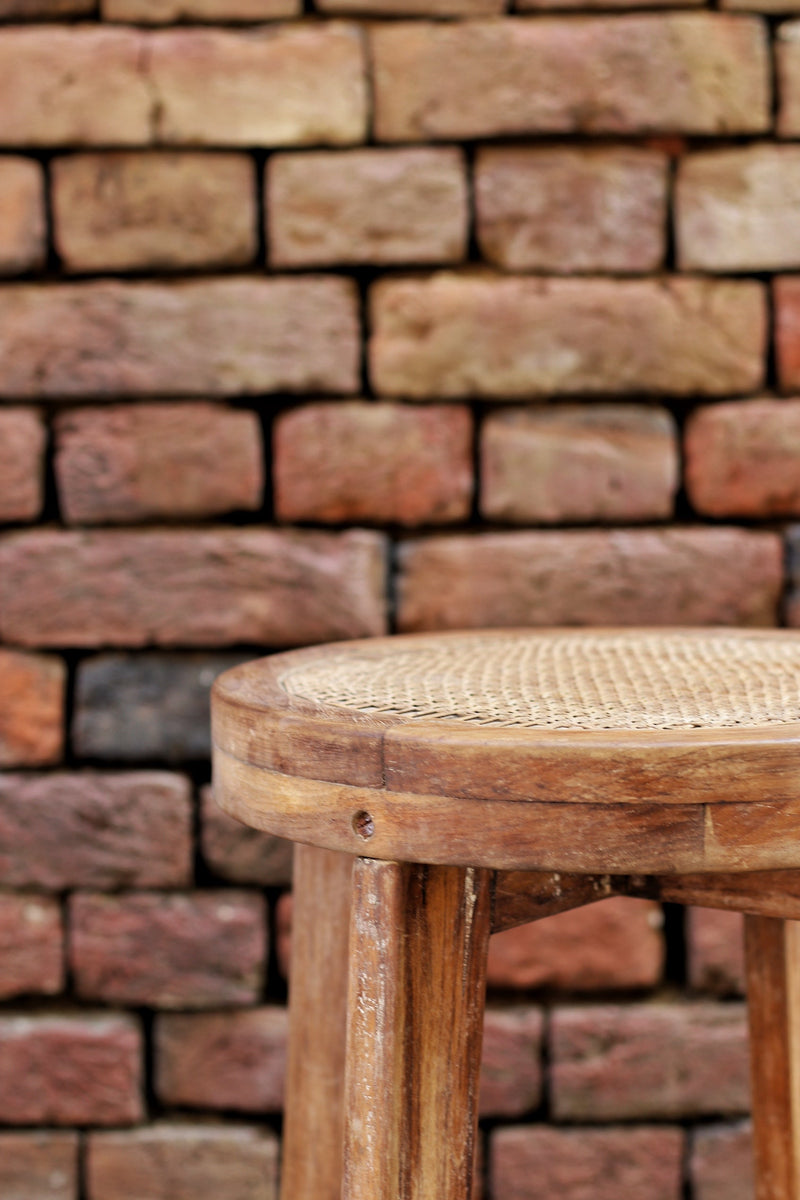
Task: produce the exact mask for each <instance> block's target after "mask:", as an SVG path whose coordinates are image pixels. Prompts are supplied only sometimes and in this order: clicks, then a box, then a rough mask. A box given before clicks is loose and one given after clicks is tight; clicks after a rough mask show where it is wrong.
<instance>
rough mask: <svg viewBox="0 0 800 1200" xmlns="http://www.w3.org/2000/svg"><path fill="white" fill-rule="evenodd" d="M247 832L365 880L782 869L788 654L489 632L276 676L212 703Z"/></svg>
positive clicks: (241, 673)
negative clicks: (418, 866) (321, 855)
mask: <svg viewBox="0 0 800 1200" xmlns="http://www.w3.org/2000/svg"><path fill="white" fill-rule="evenodd" d="M212 712H213V740H214V788H215V795H216V797H217V800H218V802H219V803H220V804H221V805H222V807H223V808H225V809H226V810H227V811H228V812H230V813H231V814H232V815H234V816H236V817H238V818H239V819H240V820H242V821H244V822H245V823H247V824H249V825H253V826H256V827H258V828H262V829H266V830H269V831H270V832H273V833H276V834H280V835H282V836H285V837H289V838H292V839H293V840H295V841H301V842H309V843H312V844H315V845H318V846H323V847H327V848H329V849H334V850H344V851H348V852H350V853H352V854H356V855H363V856H367V857H370V858H378V859H390V860H391V859H395V860H400V861H413V862H421V863H441V864H452V865H474V866H487V867H494V868H515V869H517V868H519V869H525V870H546V871H570V872H589V873H592V872H613V873H652V872H667V871H673V872H677V871H680V872H713V871H737V870H738V871H750V870H758V869H767V868H770V869H771V868H781V867H798V866H800V634H794V633H787V632H785V631H775V630H769V631H750V630H746V631H745V630H729V629H713V630H703V629H689V630H663V629H653V630H630V629H617V630H611V629H609V630H544V631H542V630H501V631H490V632H483V631H481V632H465V633H445V634H423V635H412V636H401V637H394V638H378V639H371V640H368V641H362V642H348V643H341V644H337V645H332V646H322V647H314V648H312V649H308V650H300V651H293V652H289V653H285V654H277V655H274V656H272V657H270V658H265V659H261V660H259V661H256V662H253V663H248V664H245V665H243V666H241V667H237V668H234V669H233V670H231V671H228V672H226V673H225V674H224V675H222V676H221V677H220V678H219V679H218V681H217V683H216V684H215V687H214V694H213V704H212Z"/></svg>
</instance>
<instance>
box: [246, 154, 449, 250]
mask: <svg viewBox="0 0 800 1200" xmlns="http://www.w3.org/2000/svg"><path fill="white" fill-rule="evenodd" d="M266 189H267V234H268V238H269V257H270V261H271V262H272V263H273V264H275V265H276V266H283V267H286V266H327V265H330V264H336V263H437V262H457V261H458V260H459V259H461V258H463V257H464V256H465V254H466V248H467V221H468V214H467V181H466V176H465V164H464V159H463V155H462V153H461V151H459V150H457V149H455V148H454V147H450V146H447V147H444V148H442V149H435V148H433V147H427V146H411V147H408V148H406V149H401V150H380V149H372V148H371V149H366V150H347V151H344V152H339V153H336V152H331V151H319V152H317V153H314V154H276V155H275V156H274V157H273V158H271V159H270V160H269V163H268V164H267V173H266ZM332 213H335V214H336V219H335V220H331V214H332Z"/></svg>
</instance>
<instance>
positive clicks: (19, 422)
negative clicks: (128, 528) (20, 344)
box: [0, 181, 45, 521]
mask: <svg viewBox="0 0 800 1200" xmlns="http://www.w3.org/2000/svg"><path fill="white" fill-rule="evenodd" d="M0 187H2V182H1V181H0ZM1 221H2V216H0V222H1ZM44 445H45V432H44V426H43V425H42V419H41V417H40V416H39V414H38V413H37V412H33V411H32V410H31V409H29V408H7V409H0V521H29V520H31V519H32V518H34V517H37V516H38V515H39V513H40V511H41V508H42V496H43V491H44V479H43V476H44Z"/></svg>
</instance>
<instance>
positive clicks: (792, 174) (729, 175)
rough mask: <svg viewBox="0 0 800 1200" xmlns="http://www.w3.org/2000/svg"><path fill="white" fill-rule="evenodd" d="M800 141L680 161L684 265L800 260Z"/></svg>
mask: <svg viewBox="0 0 800 1200" xmlns="http://www.w3.org/2000/svg"><path fill="white" fill-rule="evenodd" d="M799 204H800V146H766V145H761V146H745V147H737V148H735V149H731V150H713V151H710V152H707V153H704V154H693V155H689V156H688V157H686V158H684V159H683V160H682V161H681V163H680V164H679V168H678V179H677V191H676V230H677V242H678V257H679V261H680V265H681V266H682V267H683V268H684V269H687V270H693V269H697V270H701V271H769V270H775V269H780V268H788V267H795V266H798V265H800V231H798V227H797V208H798V205H799Z"/></svg>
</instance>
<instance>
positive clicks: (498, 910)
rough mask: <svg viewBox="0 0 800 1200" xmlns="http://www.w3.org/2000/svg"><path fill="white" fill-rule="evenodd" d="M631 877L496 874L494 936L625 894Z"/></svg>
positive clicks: (493, 887) (551, 873)
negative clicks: (530, 922) (572, 909)
mask: <svg viewBox="0 0 800 1200" xmlns="http://www.w3.org/2000/svg"><path fill="white" fill-rule="evenodd" d="M628 878H629V877H628V876H627V875H621V876H617V875H568V874H565V873H564V872H561V871H496V872H495V874H494V880H493V884H492V933H500V932H501V931H502V930H503V929H513V928H514V927H515V926H516V925H527V924H528V922H529V921H540V920H541V919H542V918H543V917H551V916H554V915H555V914H556V913H560V912H567V911H568V910H569V909H570V908H581V907H582V906H583V905H584V904H594V903H595V901H597V900H606V899H607V898H608V897H609V896H616V895H620V894H625V893H622V892H620V891H618V890H617V888H618V886H619V887H624V886H625V883H626V881H627V879H628Z"/></svg>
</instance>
